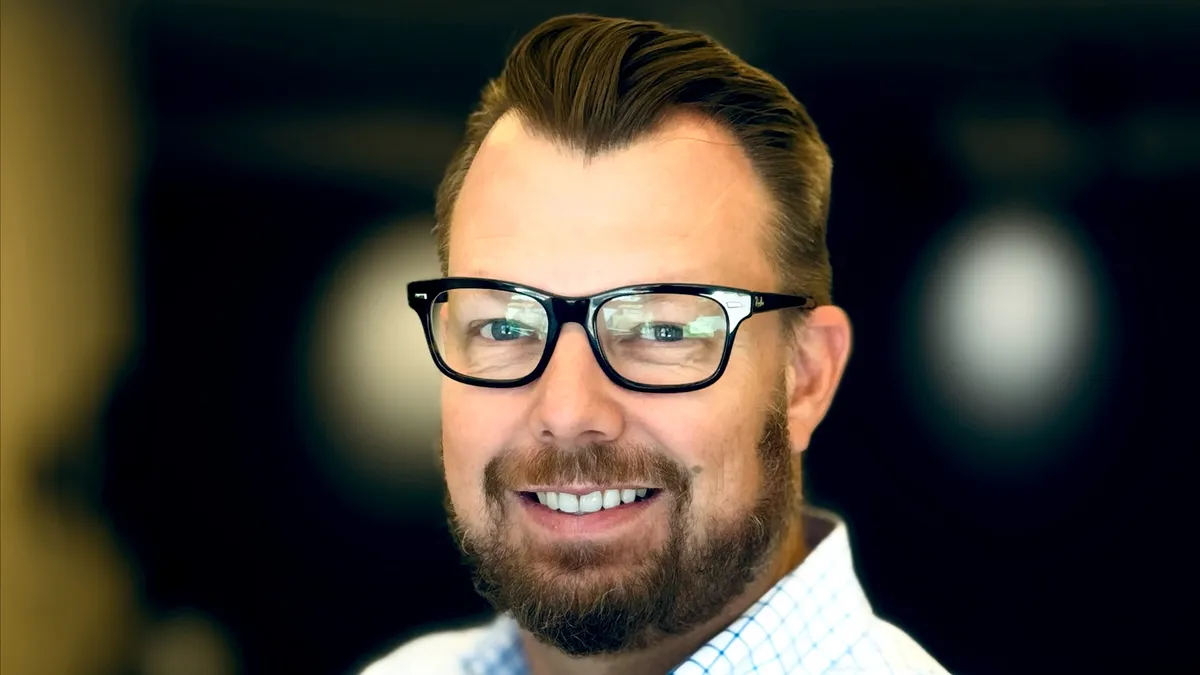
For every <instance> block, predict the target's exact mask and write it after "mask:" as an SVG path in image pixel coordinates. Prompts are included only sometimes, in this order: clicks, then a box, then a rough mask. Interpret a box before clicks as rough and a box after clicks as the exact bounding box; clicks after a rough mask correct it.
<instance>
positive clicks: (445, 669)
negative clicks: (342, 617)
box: [361, 625, 488, 675]
mask: <svg viewBox="0 0 1200 675" xmlns="http://www.w3.org/2000/svg"><path fill="white" fill-rule="evenodd" d="M487 630H488V626H486V625H483V626H475V627H472V628H465V629H461V630H448V631H440V632H437V633H429V634H427V635H422V636H420V637H417V638H414V639H412V640H409V641H408V642H406V643H404V644H402V645H400V646H399V647H398V648H396V649H395V650H394V651H392V652H391V653H389V654H388V655H386V656H384V657H383V658H381V659H379V660H378V661H375V662H374V663H372V664H370V665H369V666H367V668H366V670H364V671H362V673H361V675H402V674H409V673H418V672H419V673H428V675H458V674H459V673H462V672H463V670H462V657H463V656H464V655H466V654H468V653H470V652H471V651H472V650H473V649H475V647H476V646H477V645H478V644H479V641H480V640H481V639H482V638H483V636H484V634H485V633H486V632H487Z"/></svg>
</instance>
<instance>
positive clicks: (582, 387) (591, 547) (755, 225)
mask: <svg viewBox="0 0 1200 675" xmlns="http://www.w3.org/2000/svg"><path fill="white" fill-rule="evenodd" d="M769 215H770V211H769V200H768V197H767V194H766V192H765V189H764V188H763V187H762V186H761V184H760V183H759V181H758V180H757V178H756V176H755V174H754V172H753V169H752V167H751V165H750V163H749V161H748V160H747V159H746V157H745V156H744V154H743V153H742V151H741V150H740V148H739V147H738V146H737V144H736V143H735V142H734V140H733V139H732V137H730V136H728V135H727V134H726V133H725V132H723V131H721V130H719V129H718V128H716V127H715V126H713V125H711V124H708V123H706V122H704V121H702V120H698V119H695V118H691V117H679V118H676V119H675V120H673V121H672V122H671V123H670V124H668V125H667V126H666V127H664V128H663V130H662V131H660V132H659V133H657V134H655V135H653V136H650V137H648V138H646V139H643V140H641V141H639V142H638V143H636V144H635V145H633V146H631V147H630V148H628V149H626V150H622V151H618V152H613V153H609V154H605V155H601V156H599V157H597V158H594V159H592V160H588V161H585V160H584V159H583V158H582V157H581V156H580V155H577V154H574V153H572V152H570V151H566V150H562V149H560V148H558V147H556V146H555V145H554V144H552V143H550V142H548V141H546V140H543V139H541V138H538V137H536V136H533V135H531V134H529V133H527V131H526V129H525V128H524V126H523V124H522V123H521V122H520V120H519V118H517V117H515V116H506V117H505V118H503V119H501V120H500V121H499V122H498V123H497V124H496V126H495V127H494V128H493V130H492V132H491V133H490V134H489V136H488V138H487V140H486V141H485V142H484V144H483V146H482V147H481V149H480V151H479V153H478V155H477V156H476V158H475V161H474V164H473V166H472V168H471V170H470V172H469V173H468V175H467V177H466V180H465V182H464V185H463V188H462V191H461V194H460V196H459V200H458V204H457V207H456V210H455V214H454V220H453V225H452V227H451V230H450V260H449V270H450V275H451V276H476V277H488V278H495V279H501V280H505V281H512V282H516V283H520V284H525V285H528V286H533V287H536V288H542V289H545V290H547V291H550V292H554V293H558V294H561V295H590V294H592V293H596V292H598V291H603V290H608V289H611V288H615V287H620V286H627V285H633V284H642V283H658V282H688V283H705V284H715V285H722V286H733V287H739V288H747V289H752V290H772V289H773V288H774V286H775V281H774V279H775V276H774V274H773V270H772V268H771V265H770V263H769V260H768V257H767V255H766V253H765V248H764V245H763V242H764V235H765V223H766V222H767V221H768V219H769ZM778 321H779V316H778V315H770V314H768V315H763V316H755V317H752V318H751V319H749V320H747V321H746V322H745V323H744V324H743V325H742V327H741V328H740V329H739V331H738V334H737V339H736V341H735V343H734V345H733V349H732V353H731V355H730V359H729V365H728V368H727V370H726V371H725V373H724V375H722V377H721V379H719V380H718V381H717V382H716V383H715V384H713V385H712V386H710V387H707V388H705V389H701V390H699V391H694V392H689V393H682V394H652V393H636V392H632V391H628V390H626V389H623V388H621V387H619V386H618V385H616V384H614V383H613V382H611V381H610V380H609V379H608V378H607V377H606V376H605V375H604V373H603V371H602V370H601V368H600V366H599V364H598V363H597V362H596V360H595V357H594V356H593V354H592V352H591V349H590V347H589V345H588V342H587V338H586V336H585V334H584V331H583V329H582V328H581V327H580V326H578V325H575V324H569V325H567V326H566V327H564V329H563V332H562V335H561V336H560V338H559V340H558V343H557V346H556V348H555V352H554V354H553V357H552V359H551V361H550V364H549V366H548V368H547V369H546V371H545V373H544V375H543V376H542V377H541V378H539V379H538V380H537V381H536V382H534V383H533V384H530V385H528V386H525V387H520V388H515V389H487V388H481V387H472V386H469V385H464V384H460V383H457V382H453V381H450V380H446V381H445V384H444V388H443V392H442V407H443V431H442V446H443V447H442V449H443V458H444V463H445V472H446V483H447V487H448V490H449V502H450V508H451V514H452V519H453V521H454V525H455V531H456V534H457V536H458V537H459V539H460V541H461V543H462V544H463V547H464V549H465V550H466V551H467V552H468V553H469V554H470V555H471V557H472V558H473V559H474V562H475V564H476V568H477V570H476V571H477V584H478V585H479V587H480V590H481V591H482V592H484V594H485V595H486V596H487V597H489V599H491V600H492V601H493V602H494V603H495V604H496V605H497V606H498V608H499V609H501V610H506V611H511V612H513V614H514V615H515V616H516V617H517V619H518V620H519V621H520V622H521V624H522V625H523V627H524V628H526V629H527V630H529V631H531V632H532V633H533V634H534V635H535V636H537V637H538V638H539V639H541V640H543V641H544V642H547V643H549V644H552V645H554V646H556V647H558V648H560V649H562V650H563V651H566V652H568V653H572V654H589V653H602V652H615V651H621V650H626V649H633V648H638V647H641V646H645V645H647V644H649V643H652V642H653V641H654V640H655V639H656V638H657V637H659V636H662V635H664V634H670V633H677V632H680V631H683V630H686V629H687V628H689V627H691V626H693V625H695V624H697V623H700V622H703V621H704V620H707V619H709V618H712V617H713V616H714V615H715V614H716V613H717V612H718V611H719V610H720V609H721V608H722V607H723V606H724V605H725V604H726V603H727V602H728V601H729V600H731V599H732V598H733V597H734V596H735V595H737V593H738V592H740V591H741V590H742V589H743V588H744V586H745V584H746V583H747V582H748V581H749V580H750V578H751V577H752V576H753V574H754V573H755V572H757V571H758V569H759V566H760V564H761V563H764V562H765V558H766V557H767V554H768V553H769V551H770V549H771V546H772V543H773V542H774V541H775V540H777V539H778V535H779V533H780V532H781V530H782V528H783V523H784V519H785V514H786V512H787V511H788V510H790V509H791V508H792V507H793V506H794V500H795V499H796V493H797V487H796V486H795V485H794V483H793V479H792V473H791V471H790V470H789V463H790V459H791V448H790V443H789V441H788V433H787V418H786V415H785V413H784V408H785V406H786V398H787V396H786V394H785V392H784V389H783V384H782V383H783V372H784V366H785V364H786V363H787V359H788V348H787V345H786V344H785V342H784V333H783V331H781V329H780V326H779V323H778ZM635 488H648V489H649V491H648V492H647V493H646V494H647V496H648V498H646V499H639V500H637V501H634V502H632V503H624V502H622V503H621V505H619V506H616V507H615V508H605V509H602V510H600V511H596V512H594V513H588V514H568V513H564V512H562V511H556V510H552V509H550V508H548V507H547V506H546V505H543V504H541V503H539V501H538V500H537V499H536V498H535V497H534V492H535V491H541V492H546V491H553V492H559V493H569V494H586V493H590V492H593V491H595V490H596V489H599V490H602V491H603V490H605V489H618V490H628V489H635ZM626 494H628V493H626Z"/></svg>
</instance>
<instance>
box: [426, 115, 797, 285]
mask: <svg viewBox="0 0 1200 675" xmlns="http://www.w3.org/2000/svg"><path fill="white" fill-rule="evenodd" d="M770 213H771V210H770V199H769V197H768V194H767V191H766V189H765V187H764V186H763V185H762V184H761V181H760V180H759V178H758V176H757V174H756V173H755V171H754V170H753V167H752V165H751V164H750V161H749V159H748V158H747V157H746V155H745V153H744V152H743V150H742V148H741V147H740V146H739V145H738V144H737V142H736V141H735V140H734V138H733V136H732V135H730V134H729V133H728V132H726V131H725V130H723V129H721V128H720V127H718V126H717V125H716V124H713V123H710V122H708V121H705V120H703V119H701V118H698V117H695V116H677V117H675V118H672V119H671V120H670V121H669V122H668V123H667V124H665V125H664V126H663V127H662V128H661V129H660V130H659V131H657V132H656V133H654V134H652V135H650V136H647V137H646V138H643V139H640V140H639V141H637V142H636V143H634V144H633V145H631V146H630V147H628V148H625V149H622V150H619V151H615V152H610V153H605V154H602V155H599V156H597V157H593V158H585V157H584V156H583V155H581V154H579V153H576V152H574V151H572V150H569V149H566V148H564V147H562V146H561V145H559V144H556V143H553V142H551V141H549V140H546V139H544V138H541V137H539V136H537V135H535V134H532V133H530V132H529V130H528V129H526V127H525V125H524V124H523V122H522V121H521V119H520V118H519V117H517V116H514V115H508V116H505V117H503V118H501V119H500V120H499V121H498V122H497V124H496V125H495V126H494V127H493V129H492V131H491V133H490V134H489V135H488V137H487V138H486V139H485V140H484V142H483V144H482V146H481V147H480V149H479V152H478V154H477V155H476V157H475V160H474V162H473V164H472V166H471V169H470V170H469V171H468V173H467V176H466V178H465V180H464V182H463V186H462V190H461V192H460V194H459V198H458V203H457V205H456V207H455V211H454V217H453V222H452V225H451V228H450V260H449V269H450V274H451V275H453V276H483V277H493V278H499V279H505V280H509V281H516V282H520V283H524V284H528V285H532V286H537V287H540V288H545V289H547V290H550V291H553V292H557V293H562V294H568V295H577V294H578V295H582V294H588V293H593V292H596V291H600V290H605V289H607V288H613V287H617V286H623V285H628V284H636V283H653V282H668V281H675V282H692V283H711V284H719V285H728V286H742V287H751V288H756V289H761V288H769V287H770V286H769V285H770V284H772V283H773V281H772V280H773V279H774V275H773V273H772V268H771V265H770V264H769V262H768V258H767V255H766V252H765V248H764V246H763V242H764V234H765V232H766V230H765V227H766V223H767V222H768V219H769V215H770Z"/></svg>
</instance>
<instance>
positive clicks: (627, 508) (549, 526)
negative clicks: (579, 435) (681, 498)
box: [512, 486, 665, 540]
mask: <svg viewBox="0 0 1200 675" xmlns="http://www.w3.org/2000/svg"><path fill="white" fill-rule="evenodd" d="M588 489H589V491H590V488H588ZM608 489H615V488H608ZM575 490H576V488H575V487H574V486H572V487H571V488H570V489H566V490H555V491H556V492H557V491H562V492H572V493H573V492H575ZM522 492H525V491H522ZM522 492H513V493H512V499H514V500H515V501H516V502H517V505H518V506H520V507H521V509H520V510H521V513H523V514H524V515H525V517H527V518H528V519H529V520H530V522H532V523H533V525H534V527H535V528H537V529H539V530H543V531H545V532H546V533H548V534H549V535H550V536H552V537H553V538H555V539H568V540H586V539H597V538H611V537H615V536H619V535H620V534H622V533H623V532H625V531H629V530H634V529H637V528H636V525H637V524H638V523H639V522H641V521H644V520H646V519H647V518H649V517H651V516H650V514H652V513H653V512H654V511H655V510H658V509H661V508H663V506H662V504H661V503H660V502H664V503H665V500H664V499H663V497H662V493H661V492H660V493H657V494H655V495H653V496H651V497H649V498H647V499H644V500H639V501H636V502H630V503H629V504H621V505H620V506H617V507H614V508H611V509H600V510H599V511H596V512H595V513H589V514H587V515H582V516H580V515H575V514H573V513H563V512H562V511H555V510H553V509H550V508H548V507H546V506H543V505H542V504H539V503H538V502H537V500H531V499H528V498H527V497H525V496H523V495H522ZM583 494H587V492H584V493H583Z"/></svg>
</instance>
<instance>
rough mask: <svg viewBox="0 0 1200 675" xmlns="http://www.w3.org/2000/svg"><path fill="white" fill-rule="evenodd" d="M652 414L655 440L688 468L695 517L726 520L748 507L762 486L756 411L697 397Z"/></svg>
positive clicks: (758, 413) (759, 420)
mask: <svg viewBox="0 0 1200 675" xmlns="http://www.w3.org/2000/svg"><path fill="white" fill-rule="evenodd" d="M705 398H708V397H705ZM657 417H658V420H659V422H658V427H659V428H658V430H657V433H655V436H656V437H657V441H658V442H659V443H660V444H661V446H662V447H664V448H668V449H670V450H672V451H673V454H675V455H676V457H677V458H678V460H679V461H681V462H682V463H684V465H685V466H686V467H687V468H689V469H691V471H692V480H693V483H692V488H693V491H692V496H693V501H692V507H691V508H692V513H693V516H694V517H695V518H697V519H701V520H707V519H709V518H715V519H718V520H722V521H728V520H731V519H734V518H738V517H741V516H742V515H744V514H745V513H746V512H747V511H749V510H750V509H751V508H752V507H753V505H754V501H755V499H756V498H757V495H758V490H759V488H760V486H761V485H762V476H761V463H760V461H759V458H758V441H759V437H760V436H761V431H762V428H761V427H762V420H763V418H764V414H763V413H762V412H761V411H756V410H754V409H753V408H752V407H751V406H749V405H743V404H742V403H741V402H740V401H739V402H737V403H731V402H727V403H725V404H721V403H719V402H716V401H697V405H695V406H692V405H688V406H687V407H685V408H678V407H677V408H676V409H675V410H674V411H672V412H666V411H662V412H660V414H659V415H658V416H657Z"/></svg>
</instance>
